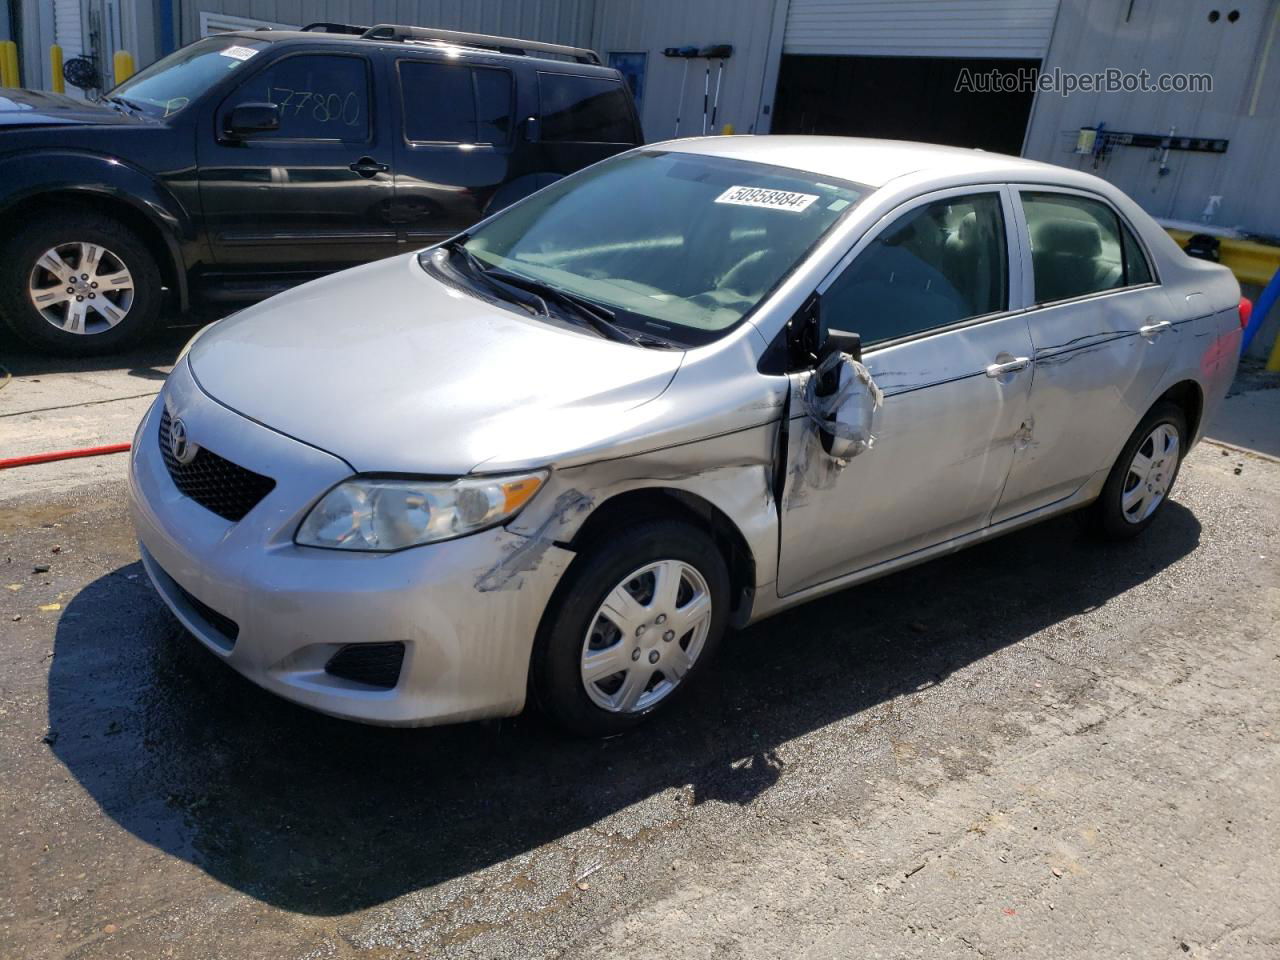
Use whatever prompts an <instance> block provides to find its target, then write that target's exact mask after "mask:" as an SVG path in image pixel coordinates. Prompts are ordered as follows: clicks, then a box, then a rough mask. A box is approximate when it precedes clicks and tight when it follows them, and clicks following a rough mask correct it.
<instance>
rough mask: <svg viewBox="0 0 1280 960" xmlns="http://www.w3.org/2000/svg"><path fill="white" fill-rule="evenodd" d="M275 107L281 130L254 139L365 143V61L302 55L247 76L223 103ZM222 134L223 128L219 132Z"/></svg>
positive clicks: (228, 110)
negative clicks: (259, 104) (270, 104)
mask: <svg viewBox="0 0 1280 960" xmlns="http://www.w3.org/2000/svg"><path fill="white" fill-rule="evenodd" d="M262 102H266V103H274V104H278V105H279V107H280V129H278V130H272V131H267V132H262V133H255V134H254V135H253V136H254V139H258V138H266V137H271V138H275V139H286V140H367V139H368V138H369V72H368V68H367V64H366V62H365V59H364V57H344V56H331V55H327V54H313V53H308V54H301V55H299V56H296V57H285V58H284V59H283V60H278V61H276V62H275V63H273V64H272V65H271V66H269V67H267V68H266V69H265V70H263V71H262V72H261V73H259V74H256V75H255V76H253V77H250V78H249V79H248V80H247V81H245V83H244V84H243V85H242V86H241V87H240V88H239V90H237V91H236V92H235V93H234V94H233V95H232V96H231V97H230V98H229V99H228V100H227V103H226V107H225V109H226V110H227V112H228V113H229V112H230V109H231V108H232V107H234V106H236V105H238V104H241V103H262ZM219 129H221V127H219Z"/></svg>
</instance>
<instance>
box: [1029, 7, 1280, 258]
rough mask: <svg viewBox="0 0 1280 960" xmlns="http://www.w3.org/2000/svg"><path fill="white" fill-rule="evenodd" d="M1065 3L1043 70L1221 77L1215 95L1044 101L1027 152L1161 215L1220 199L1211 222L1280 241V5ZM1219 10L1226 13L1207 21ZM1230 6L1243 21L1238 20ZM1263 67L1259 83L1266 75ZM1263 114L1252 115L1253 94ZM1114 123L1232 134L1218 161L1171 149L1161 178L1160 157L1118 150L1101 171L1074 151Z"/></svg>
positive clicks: (1182, 213)
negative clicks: (1091, 130) (1083, 132)
mask: <svg viewBox="0 0 1280 960" xmlns="http://www.w3.org/2000/svg"><path fill="white" fill-rule="evenodd" d="M1128 8H1129V0H1064V2H1063V5H1062V13H1061V14H1060V16H1059V18H1058V26H1057V29H1056V31H1055V33H1054V39H1053V48H1052V49H1051V50H1050V52H1049V58H1048V60H1047V61H1046V63H1045V68H1046V69H1053V68H1054V67H1055V66H1057V67H1061V68H1062V69H1063V70H1068V69H1070V70H1072V71H1075V72H1079V73H1092V72H1095V71H1099V70H1104V69H1106V68H1107V67H1110V66H1115V67H1119V68H1121V69H1124V70H1131V71H1137V70H1139V69H1146V70H1147V71H1149V72H1150V73H1151V75H1152V76H1153V77H1155V76H1157V75H1159V74H1160V73H1176V72H1194V73H1208V74H1211V75H1212V76H1213V81H1214V83H1213V92H1212V93H1208V94H1199V93H1114V94H1107V93H1087V94H1086V93H1075V94H1072V95H1071V96H1070V97H1065V98H1064V97H1061V96H1059V95H1057V94H1048V93H1041V94H1039V95H1038V96H1037V99H1036V104H1035V108H1034V111H1033V113H1032V117H1031V123H1030V126H1029V128H1028V131H1027V142H1026V146H1025V148H1024V150H1023V153H1024V155H1025V156H1027V157H1031V158H1033V159H1036V160H1046V161H1048V162H1050V163H1057V164H1061V165H1063V166H1068V167H1075V168H1077V169H1081V170H1086V171H1088V172H1092V173H1096V174H1098V175H1099V176H1102V177H1104V178H1105V179H1107V180H1109V181H1111V182H1112V183H1114V184H1115V185H1116V186H1118V187H1120V188H1121V189H1122V190H1124V191H1125V192H1126V193H1128V194H1129V195H1130V196H1132V197H1133V198H1134V199H1135V200H1136V201H1138V203H1139V204H1141V205H1142V207H1143V208H1144V209H1145V210H1147V212H1148V213H1151V214H1152V215H1154V216H1157V217H1170V218H1174V219H1178V220H1200V218H1201V213H1202V212H1203V211H1204V209H1205V207H1206V205H1207V204H1208V202H1209V197H1211V196H1221V197H1222V205H1221V208H1220V209H1219V211H1218V214H1217V215H1216V216H1214V217H1213V218H1212V219H1211V220H1210V221H1208V222H1211V223H1214V224H1217V225H1219V226H1239V227H1243V228H1244V229H1246V230H1249V231H1251V232H1254V233H1265V234H1270V235H1280V180H1277V177H1276V171H1277V160H1276V158H1277V157H1280V24H1278V25H1277V27H1276V33H1275V39H1274V40H1273V42H1272V46H1271V53H1270V56H1269V58H1268V62H1267V64H1266V67H1265V70H1262V58H1263V51H1264V49H1265V46H1266V41H1267V36H1268V33H1269V32H1270V31H1271V29H1272V24H1274V23H1276V20H1275V19H1274V18H1275V17H1276V16H1278V15H1280V11H1278V9H1277V8H1280V0H1232V3H1231V4H1230V5H1229V6H1228V5H1224V6H1217V5H1212V4H1206V3H1201V2H1196V0H1159V3H1156V2H1155V0H1136V2H1135V3H1134V7H1133V13H1132V16H1131V17H1130V18H1129V20H1128V21H1126V20H1125V14H1126V12H1127V11H1128ZM1210 9H1218V10H1219V12H1220V13H1221V14H1222V16H1221V18H1220V19H1219V20H1218V21H1217V23H1209V22H1208V12H1209V10H1210ZM1228 10H1239V11H1240V19H1239V20H1238V21H1237V22H1236V23H1229V22H1228V21H1227V19H1226V16H1225V14H1226V13H1227V12H1228ZM1260 71H1262V77H1261V82H1260V83H1259V73H1260ZM1255 85H1256V86H1257V89H1258V92H1259V95H1258V102H1257V107H1256V109H1255V110H1254V113H1253V115H1252V116H1250V115H1249V109H1250V103H1251V100H1252V94H1253V90H1254V88H1255ZM1100 122H1101V123H1105V124H1106V126H1107V127H1109V128H1110V129H1112V130H1122V131H1128V132H1136V133H1158V134H1165V133H1168V131H1169V128H1170V127H1177V132H1178V133H1179V134H1182V135H1184V136H1196V137H1226V138H1228V139H1229V140H1230V141H1231V143H1230V146H1229V147H1228V150H1227V153H1226V154H1223V155H1221V156H1219V155H1214V154H1203V153H1184V152H1178V151H1171V152H1170V154H1169V161H1168V162H1169V167H1170V172H1169V173H1168V174H1167V175H1166V176H1163V177H1161V176H1159V174H1158V168H1159V163H1158V160H1157V158H1156V157H1155V156H1154V155H1153V151H1150V150H1142V149H1136V148H1133V147H1116V148H1115V149H1114V151H1113V152H1112V154H1111V156H1110V158H1109V159H1107V160H1105V161H1104V162H1103V163H1102V164H1101V166H1100V167H1099V168H1098V169H1097V170H1094V169H1093V161H1092V158H1090V157H1077V156H1075V155H1074V154H1073V153H1072V150H1073V149H1074V147H1075V141H1076V134H1077V131H1078V130H1079V128H1080V127H1084V126H1094V125H1096V124H1098V123H1100Z"/></svg>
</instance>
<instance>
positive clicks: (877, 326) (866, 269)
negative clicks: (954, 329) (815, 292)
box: [822, 193, 1009, 344]
mask: <svg viewBox="0 0 1280 960" xmlns="http://www.w3.org/2000/svg"><path fill="white" fill-rule="evenodd" d="M1008 273H1009V271H1008V245H1007V240H1006V238H1005V232H1004V216H1003V214H1002V213H1001V209H1000V197H999V195H998V194H994V193H980V194H971V195H969V196H963V197H951V198H948V199H946V200H938V201H935V202H934V203H930V204H926V205H925V206H923V207H918V208H917V209H915V210H911V211H909V212H908V213H905V214H903V215H902V216H901V217H899V218H898V219H897V220H895V221H894V222H893V223H891V224H890V225H889V226H888V227H886V228H885V229H884V230H883V231H881V233H880V234H879V235H878V236H877V237H876V238H875V239H874V240H872V241H871V244H870V245H869V246H868V247H867V248H866V249H864V250H863V251H862V252H861V253H860V254H858V256H857V257H856V258H855V259H854V261H853V263H851V264H849V266H848V267H847V268H845V271H844V273H842V274H840V276H839V277H837V278H836V280H835V282H834V283H832V284H831V286H830V287H828V288H827V291H826V293H824V294H823V295H822V314H823V318H824V320H825V321H826V323H827V324H828V325H829V326H832V327H836V328H837V329H844V330H853V331H856V332H857V333H859V334H861V335H862V342H863V343H868V344H870V343H878V342H882V341H885V340H894V339H897V338H898V337H905V336H910V335H911V334H914V333H924V332H926V331H929V330H933V329H937V328H940V327H946V326H949V325H951V324H953V323H960V322H961V321H963V320H968V319H970V318H971V317H981V316H984V315H986V314H990V313H998V312H1000V311H1002V310H1005V309H1006V308H1007V307H1008V302H1009V301H1008V286H1009V285H1008V279H1007V278H1008Z"/></svg>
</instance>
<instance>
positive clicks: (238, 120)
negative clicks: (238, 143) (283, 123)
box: [225, 103, 280, 138]
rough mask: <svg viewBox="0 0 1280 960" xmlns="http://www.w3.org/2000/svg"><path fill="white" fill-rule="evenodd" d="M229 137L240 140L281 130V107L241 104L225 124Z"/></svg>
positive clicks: (271, 104) (265, 104) (267, 104)
mask: <svg viewBox="0 0 1280 960" xmlns="http://www.w3.org/2000/svg"><path fill="white" fill-rule="evenodd" d="M225 127H226V132H227V134H228V135H229V136H232V137H236V138H240V137H247V136H251V135H252V134H255V133H266V132H268V131H271V130H279V129H280V105H279V104H275V103H241V104H239V105H237V106H236V107H233V108H232V110H231V114H230V116H228V117H227V121H226V124H225Z"/></svg>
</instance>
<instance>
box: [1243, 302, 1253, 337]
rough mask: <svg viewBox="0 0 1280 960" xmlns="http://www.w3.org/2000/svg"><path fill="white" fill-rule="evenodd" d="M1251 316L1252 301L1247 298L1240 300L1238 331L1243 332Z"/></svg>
mask: <svg viewBox="0 0 1280 960" xmlns="http://www.w3.org/2000/svg"><path fill="white" fill-rule="evenodd" d="M1251 316H1253V301H1252V300H1250V299H1249V298H1248V297H1241V298H1240V329H1241V330H1243V329H1244V328H1245V327H1247V326H1248V325H1249V318H1250V317H1251Z"/></svg>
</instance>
